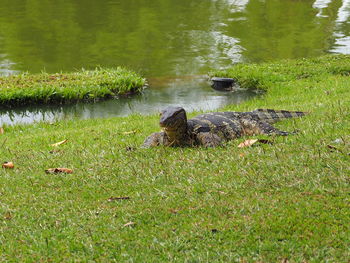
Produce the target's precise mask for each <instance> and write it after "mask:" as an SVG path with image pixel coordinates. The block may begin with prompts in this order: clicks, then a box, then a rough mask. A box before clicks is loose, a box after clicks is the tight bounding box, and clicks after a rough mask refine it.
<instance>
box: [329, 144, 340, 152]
mask: <svg viewBox="0 0 350 263" xmlns="http://www.w3.org/2000/svg"><path fill="white" fill-rule="evenodd" d="M327 148H328V149H330V151H331V152H334V151H338V152H342V150H340V149H338V148H337V147H335V146H333V145H330V144H328V145H327Z"/></svg>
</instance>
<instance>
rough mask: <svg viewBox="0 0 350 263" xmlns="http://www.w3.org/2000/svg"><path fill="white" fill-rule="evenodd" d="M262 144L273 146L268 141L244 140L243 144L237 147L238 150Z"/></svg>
mask: <svg viewBox="0 0 350 263" xmlns="http://www.w3.org/2000/svg"><path fill="white" fill-rule="evenodd" d="M257 142H258V143H263V144H273V143H272V141H270V140H264V139H249V140H245V141H244V142H242V143H240V144H239V145H238V148H244V147H250V146H252V145H253V144H255V143H257Z"/></svg>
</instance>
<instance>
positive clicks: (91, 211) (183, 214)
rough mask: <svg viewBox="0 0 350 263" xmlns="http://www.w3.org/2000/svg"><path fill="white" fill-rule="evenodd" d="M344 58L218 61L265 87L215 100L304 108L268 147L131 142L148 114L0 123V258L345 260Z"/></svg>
mask: <svg viewBox="0 0 350 263" xmlns="http://www.w3.org/2000/svg"><path fill="white" fill-rule="evenodd" d="M347 69H350V58H349V57H344V56H341V57H326V58H320V59H314V60H299V61H285V62H278V63H272V64H262V65H242V66H237V67H234V68H233V69H230V70H228V71H226V72H221V73H220V74H221V75H222V76H231V77H236V78H237V80H238V81H240V82H241V83H244V81H247V83H253V82H254V83H258V84H259V85H262V86H263V87H264V89H266V90H267V93H266V95H264V96H263V97H262V98H259V99H255V100H252V101H249V102H246V103H244V104H241V105H239V106H228V107H227V108H226V109H225V110H236V111H246V110H252V109H254V108H275V109H288V110H303V111H310V112H311V113H310V115H308V116H306V117H304V118H302V119H298V120H290V121H284V122H282V123H280V124H278V125H277V126H278V127H279V128H281V129H283V130H289V131H290V130H295V129H298V130H299V131H300V132H299V133H298V134H297V135H293V136H287V137H276V138H270V139H273V140H274V144H273V145H259V146H256V147H251V148H243V149H240V148H237V145H238V144H239V143H240V142H242V141H243V140H244V138H242V139H239V140H237V141H232V142H230V143H228V144H227V145H226V146H225V147H222V148H216V149H205V148H184V149H173V148H163V147H159V148H155V149H141V148H139V146H140V144H142V142H143V140H144V138H145V137H146V136H147V135H149V134H150V133H151V132H154V131H157V130H159V127H158V124H157V123H158V118H159V117H158V116H156V115H154V116H149V117H144V116H137V115H134V116H130V117H127V118H112V119H102V120H77V121H65V122H57V123H54V124H45V123H41V124H36V125H30V126H14V127H5V133H4V134H3V135H0V146H1V147H0V150H1V159H2V160H1V161H12V162H14V164H15V168H14V169H12V170H11V169H6V170H5V169H3V170H1V171H0V172H1V175H0V200H1V202H0V252H1V253H0V260H2V261H27V262H30V261H33V262H38V261H42V262H49V261H50V262H68V261H69V262H71V261H77V262H87V261H97V262H111V261H115V262H348V260H349V259H350V250H349V244H350V224H349V222H350V195H349V193H350V185H349V182H350V169H349V161H350V156H349V155H348V153H349V152H350V103H349V97H350V89H349V86H350V78H349V76H348V71H347ZM249 76H251V77H249ZM194 114H195V113H192V114H190V116H193V115H194ZM65 139H67V140H68V141H67V142H66V143H65V144H62V145H60V146H57V147H54V146H51V144H53V143H56V142H59V141H63V140H65ZM54 167H66V168H71V169H73V170H74V171H73V174H56V175H55V174H46V173H45V169H47V168H54ZM111 197H112V198H111ZM117 198H121V199H117Z"/></svg>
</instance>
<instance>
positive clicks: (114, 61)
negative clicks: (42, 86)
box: [0, 0, 350, 122]
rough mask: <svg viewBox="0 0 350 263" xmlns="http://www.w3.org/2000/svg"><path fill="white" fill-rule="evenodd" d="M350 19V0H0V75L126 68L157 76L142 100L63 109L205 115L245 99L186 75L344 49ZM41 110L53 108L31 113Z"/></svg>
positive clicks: (349, 42) (349, 40)
mask: <svg viewBox="0 0 350 263" xmlns="http://www.w3.org/2000/svg"><path fill="white" fill-rule="evenodd" d="M349 15H350V0H312V1H311V0H265V1H264V0H211V1H210V0H176V1H175V0H148V1H145V0H89V1H81V0H57V1H49V0H44V1H42V0H41V1H39V0H27V1H24V0H11V1H9V0H0V74H12V73H16V72H19V71H29V72H40V71H42V70H46V71H48V72H57V71H71V70H74V69H78V68H82V67H83V68H94V67H96V66H99V65H100V66H103V67H114V66H118V65H124V66H127V67H129V68H132V69H134V70H136V71H139V72H140V73H142V74H143V75H145V76H146V77H148V78H151V79H152V78H153V79H155V81H153V84H152V81H150V84H151V88H150V89H149V90H148V91H146V92H145V94H144V97H145V98H140V97H135V98H133V99H129V100H126V101H123V102H122V101H121V100H117V101H114V103H112V102H102V103H98V104H89V105H80V106H79V105H71V106H68V107H67V108H65V109H67V111H68V112H71V115H74V116H78V117H79V116H80V117H85V115H91V116H115V115H125V114H128V113H130V112H135V111H136V112H138V111H139V112H142V113H148V112H149V113H150V112H154V111H157V110H159V107H163V106H164V105H168V104H177V105H186V106H188V107H189V108H195V109H198V108H200V109H211V108H216V107H219V106H222V105H224V104H227V103H235V101H241V100H243V99H245V98H249V97H250V95H251V94H245V95H244V96H241V95H242V94H240V93H237V94H232V93H227V94H223V93H218V92H214V91H212V90H210V88H209V86H208V84H207V83H204V82H203V80H202V79H201V78H195V77H190V78H188V77H184V76H197V75H202V74H205V73H206V72H207V71H209V70H210V69H213V68H223V67H227V66H230V65H232V64H234V63H237V62H240V61H252V62H261V61H269V60H275V59H281V58H297V57H310V56H318V55H322V54H324V53H328V52H336V53H350V34H349V31H350V24H349ZM158 79H163V80H166V81H165V82H164V81H160V82H161V83H159V81H158ZM179 79H181V81H179ZM188 79H190V80H189V81H187V82H186V80H188ZM194 79H197V80H198V82H196V81H195V80H194ZM179 93H180V94H182V96H179V95H178V94H179ZM147 96H148V98H149V100H147V99H146V98H147ZM240 96H241V97H240ZM150 97H152V99H150ZM164 97H167V99H164ZM157 98H159V99H157ZM162 101H163V102H162ZM142 103H144V104H146V105H144V107H139V105H140V104H142ZM152 104H153V105H154V107H152ZM108 105H109V106H108ZM122 105H124V106H122ZM125 105H126V106H125ZM128 105H137V107H136V106H135V107H134V110H132V109H130V106H128ZM87 107H88V108H89V109H90V110H88V109H87ZM128 107H129V108H128ZM45 108H49V109H56V108H57V107H56V108H55V107H54V106H52V107H39V108H35V109H32V112H35V111H39V112H43V113H45ZM74 108H77V109H76V110H74ZM78 108H80V109H81V108H84V110H79V109H78ZM131 108H133V107H131ZM116 109H119V110H116ZM24 111H25V112H27V113H26V114H28V115H30V114H31V113H30V112H29V109H25V110H24ZM87 111H90V113H91V114H86V112H87ZM97 111H100V112H99V113H96V114H95V112H97ZM22 112H23V111H22ZM93 112H94V113H93ZM108 112H113V113H111V114H110V115H108ZM8 114H9V113H8V112H3V117H2V121H3V122H5V119H6V118H7V119H9V115H8ZM84 114H85V115H84ZM42 115H45V114H42ZM53 115H55V114H54V113H53V114H52V116H53ZM61 115H62V114H61ZM61 115H60V114H57V116H58V117H60V116H61ZM63 115H65V116H68V115H69V114H63Z"/></svg>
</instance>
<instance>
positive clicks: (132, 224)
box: [123, 221, 136, 227]
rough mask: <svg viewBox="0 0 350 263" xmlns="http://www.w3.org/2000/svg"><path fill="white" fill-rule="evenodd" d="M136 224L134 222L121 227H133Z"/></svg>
mask: <svg viewBox="0 0 350 263" xmlns="http://www.w3.org/2000/svg"><path fill="white" fill-rule="evenodd" d="M135 224H136V223H135V222H131V221H130V222H128V223H126V224H125V225H123V227H133V226H134V225H135Z"/></svg>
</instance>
